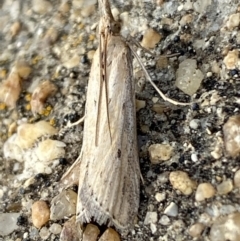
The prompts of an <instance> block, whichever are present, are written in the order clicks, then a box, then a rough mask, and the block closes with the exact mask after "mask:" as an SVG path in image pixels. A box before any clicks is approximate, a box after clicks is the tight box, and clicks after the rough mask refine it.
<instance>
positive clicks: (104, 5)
mask: <svg viewBox="0 0 240 241" xmlns="http://www.w3.org/2000/svg"><path fill="white" fill-rule="evenodd" d="M98 2H99V8H100V11H101V20H100V23H99V41H100V44H99V46H100V48H99V63H100V66H99V67H100V90H99V96H98V104H97V122H96V134H95V145H96V146H97V145H98V135H99V125H100V124H99V123H100V113H101V108H100V106H101V103H102V88H103V85H104V89H105V105H106V109H107V124H108V130H109V135H110V141H111V143H112V133H111V126H110V116H109V106H108V96H109V95H108V83H107V41H108V36H109V35H110V34H114V33H118V32H119V25H118V23H117V22H116V21H115V20H114V18H113V15H112V12H111V8H110V4H109V1H108V0H99V1H98Z"/></svg>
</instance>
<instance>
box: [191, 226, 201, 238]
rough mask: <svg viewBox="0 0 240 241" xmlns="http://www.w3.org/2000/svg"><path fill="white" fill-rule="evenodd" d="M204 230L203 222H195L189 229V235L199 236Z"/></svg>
mask: <svg viewBox="0 0 240 241" xmlns="http://www.w3.org/2000/svg"><path fill="white" fill-rule="evenodd" d="M203 230H204V225H203V224H202V223H194V224H193V225H192V226H191V227H190V228H189V230H188V233H189V235H191V236H192V237H193V238H199V237H200V236H201V234H202V232H203Z"/></svg>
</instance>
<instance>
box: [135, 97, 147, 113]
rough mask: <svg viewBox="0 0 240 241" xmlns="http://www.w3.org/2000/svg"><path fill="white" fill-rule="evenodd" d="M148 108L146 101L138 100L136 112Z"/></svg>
mask: <svg viewBox="0 0 240 241" xmlns="http://www.w3.org/2000/svg"><path fill="white" fill-rule="evenodd" d="M145 106H146V101H145V100H137V99H136V111H139V110H141V109H143V108H144V107H145Z"/></svg>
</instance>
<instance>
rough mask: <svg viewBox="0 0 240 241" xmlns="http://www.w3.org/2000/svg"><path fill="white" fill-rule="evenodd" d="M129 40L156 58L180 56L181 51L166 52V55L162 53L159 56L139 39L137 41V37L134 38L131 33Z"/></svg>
mask: <svg viewBox="0 0 240 241" xmlns="http://www.w3.org/2000/svg"><path fill="white" fill-rule="evenodd" d="M127 41H128V42H132V43H133V44H135V45H136V46H137V47H138V48H140V49H142V50H143V51H144V52H146V53H148V54H150V55H151V56H152V57H154V58H155V59H160V58H165V57H167V58H172V57H175V56H179V55H180V53H174V54H166V55H160V56H157V55H156V54H154V53H152V52H151V51H149V50H148V49H146V48H144V47H143V46H142V45H141V44H140V43H139V42H138V41H136V39H134V38H133V37H132V36H131V35H130V36H128V37H127Z"/></svg>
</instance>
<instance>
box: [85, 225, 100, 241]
mask: <svg viewBox="0 0 240 241" xmlns="http://www.w3.org/2000/svg"><path fill="white" fill-rule="evenodd" d="M99 234H100V230H99V228H98V227H97V226H96V225H94V224H88V225H87V227H86V228H85V230H84V232H83V241H95V240H97V238H98V235H99Z"/></svg>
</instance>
